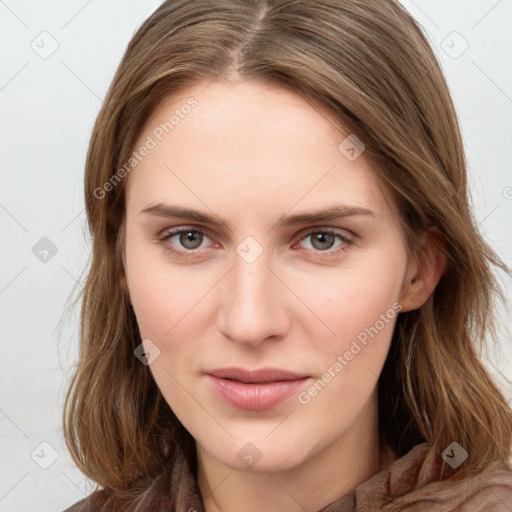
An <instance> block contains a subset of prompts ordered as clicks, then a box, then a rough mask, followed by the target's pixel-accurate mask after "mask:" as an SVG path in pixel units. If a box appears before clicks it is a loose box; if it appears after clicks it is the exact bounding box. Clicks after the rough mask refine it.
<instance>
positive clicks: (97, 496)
mask: <svg viewBox="0 0 512 512" xmlns="http://www.w3.org/2000/svg"><path fill="white" fill-rule="evenodd" d="M107 498H108V495H107V492H106V491H103V490H99V491H95V492H93V493H92V494H90V495H89V496H87V497H86V498H84V499H82V500H80V501H77V502H76V503H74V504H73V505H71V506H70V507H69V508H67V509H66V510H64V512H100V511H101V510H102V508H103V506H104V505H105V503H106V501H107Z"/></svg>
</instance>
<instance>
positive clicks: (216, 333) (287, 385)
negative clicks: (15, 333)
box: [65, 0, 512, 512]
mask: <svg viewBox="0 0 512 512" xmlns="http://www.w3.org/2000/svg"><path fill="white" fill-rule="evenodd" d="M85 191H86V206H87V213H88V219H89V223H90V229H91V233H92V236H93V253H92V261H91V267H90V269H89V273H88V278H87V283H86V286H85V288H84V290H83V294H82V295H83V296H82V298H83V303H82V317H81V321H82V323H81V351H80V360H79V362H78V368H77V372H76V375H75V377H74V379H73V382H72V385H71V388H70V391H69V394H68V397H67V401H66V411H65V435H66V441H67V443H68V447H69V449H70V451H71V454H72V456H73V458H74V460H75V461H76V463H77V464H78V466H79V467H80V469H81V470H82V471H83V472H84V474H85V475H86V476H88V477H89V478H91V479H92V480H94V481H95V482H97V483H98V486H99V489H98V490H97V491H96V492H94V493H93V494H91V495H90V496H89V497H88V498H86V499H85V500H82V501H81V502H79V503H77V504H75V505H74V506H72V507H71V508H70V509H68V510H71V511H78V510H123V511H124V510H126V511H135V510H136V511H150V510H151V511H158V510H162V511H163V510H166V511H168V510H177V511H189V512H192V511H194V510H197V511H200V510H204V511H206V512H218V511H222V512H226V511H231V510H243V511H244V512H251V511H256V510H258V511H259V510H270V511H274V510H275V511H282V510H286V511H292V512H293V511H302V510H308V511H319V510H321V511H324V512H327V511H329V512H330V511H346V510H347V511H351V510H357V511H374V510H397V511H398V510H412V511H420V510H435V511H452V510H453V511H455V510H471V511H473V510H493V511H496V510H500V511H506V510H510V508H509V507H510V504H511V503H512V471H511V467H510V464H509V457H510V455H511V441H512V416H511V411H510V408H509V407H508V406H507V403H506V401H505V399H504V397H503V396H502V395H501V394H500V392H499V390H498V389H497V387H496V385H495V384H494V383H493V381H492V379H491V378H490V376H489V375H488V373H487V372H486V370H485V368H484V366H483V364H482V363H481V362H480V360H479V358H478V356H477V351H476V344H477V343H481V342H483V341H484V339H486V336H488V335H491V336H492V335H494V336H495V330H494V329H495V325H494V323H493V313H494V302H495V298H497V297H501V298H503V296H502V294H501V290H500V289H499V287H498V284H497V281H496V280H495V277H494V275H493V273H492V267H493V266H498V267H500V268H501V269H502V270H504V271H508V269H507V268H506V266H505V265H504V264H503V262H501V260H500V259H499V257H498V256H497V255H496V254H495V253H494V252H493V250H492V249H491V248H490V247H489V246H487V245H486V243H485V242H484V240H483V238H482V237H481V235H480V234H479V232H478V230H477V228H476V222H475V221H474V219H473V217H472V213H471V211H470V209H469V205H468V198H467V196H468V190H467V184H466V164H465V160H464V153H463V146H462V141H461V136H460V131H459V127H458V124H457V118H456V113H455V111H454V107H453V104H452V101H451V98H450V95H449V92H448V89H447V86H446V83H445V81H444V78H443V75H442V73H441V71H440V68H439V66H438V64H437V61H436V59H435V57H434V55H433V53H432V51H431V49H430V48H429V46H428V43H427V42H426V40H425V38H424V36H423V34H422V32H421V30H420V29H419V28H418V26H417V25H416V23H415V22H414V20H413V19H412V18H411V16H410V15H409V14H408V13H407V12H406V11H405V10H404V9H403V8H402V7H401V6H400V5H399V4H398V3H397V2H395V1H391V0H390V1H378V2H377V1H368V0H364V1H363V0H322V1H320V2H304V1H284V0H262V1H256V0H255V1H251V2H241V1H232V0H231V1H218V2H205V1H202V0H188V1H185V0H182V1H167V2H164V3H163V4H162V6H161V7H159V8H158V9H157V10H156V12H155V13H154V14H153V15H152V16H151V17H150V18H149V19H148V20H147V21H146V22H145V23H144V24H143V25H142V27H141V28H140V29H139V30H138V32H137V33H136V34H135V36H134V37H133V39H132V41H131V42H130V44H129V46H128V48H127V51H126V54H125V55H124V57H123V59H122V62H121V64H120V66H119V69H118V71H117V73H116V76H115V77H114V80H113V83H112V85H111V87H110V89H109V92H108V94H107V97H106V99H105V102H104V105H103V108H102V110H101V112H100V114H99V116H98V119H97V121H96V125H95V127H94V131H93V134H92V138H91V142H90V147H89V153H88V158H87V163H86V175H85Z"/></svg>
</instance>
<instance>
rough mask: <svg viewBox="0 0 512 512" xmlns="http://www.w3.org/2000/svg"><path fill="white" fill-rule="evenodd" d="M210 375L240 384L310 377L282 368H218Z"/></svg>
mask: <svg viewBox="0 0 512 512" xmlns="http://www.w3.org/2000/svg"><path fill="white" fill-rule="evenodd" d="M207 373H208V374H209V375H213V376H214V377H217V378H219V379H231V380H238V381H240V382H246V383H252V382H276V381H282V380H298V379H304V378H306V377H308V375H304V374H299V373H295V372H291V371H288V370H282V369H280V368H260V369H258V370H246V369H245V368H235V367H231V368H218V369H216V370H209V371H208V372H207Z"/></svg>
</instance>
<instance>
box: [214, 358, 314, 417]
mask: <svg viewBox="0 0 512 512" xmlns="http://www.w3.org/2000/svg"><path fill="white" fill-rule="evenodd" d="M206 377H207V378H208V380H209V382H210V384H211V386H212V389H213V391H214V392H215V393H216V395H217V396H218V397H219V398H221V399H222V400H223V401H224V402H225V403H227V404H228V405H230V406H232V407H235V408H238V409H245V410H251V411H261V410H265V409H271V408H273V407H275V406H276V405H278V404H279V403H281V402H283V401H284V400H286V399H287V398H289V397H291V396H292V395H294V394H295V393H297V392H298V391H299V389H300V388H301V387H302V386H303V385H304V383H305V382H306V381H307V380H308V379H309V378H310V376H309V375H305V374H299V373H295V372H291V371H288V370H283V369H278V368H263V369H259V370H246V369H244V368H221V369H216V370H211V371H208V372H207V373H206Z"/></svg>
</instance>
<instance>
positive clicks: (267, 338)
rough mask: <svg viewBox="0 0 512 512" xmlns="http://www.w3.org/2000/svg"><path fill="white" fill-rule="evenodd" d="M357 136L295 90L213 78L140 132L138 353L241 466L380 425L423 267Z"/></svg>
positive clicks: (217, 447) (133, 290)
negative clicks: (411, 284) (386, 373)
mask: <svg viewBox="0 0 512 512" xmlns="http://www.w3.org/2000/svg"><path fill="white" fill-rule="evenodd" d="M191 98H193V99H191ZM166 123H167V124H166ZM348 135H350V134H349V133H341V132H340V131H338V130H336V129H335V128H334V127H333V126H332V125H331V124H329V123H328V122H327V121H326V119H325V118H324V117H323V116H322V115H321V114H320V113H319V112H317V111H316V110H315V109H313V108H312V107H311V106H310V105H309V104H308V103H307V102H306V101H304V100H303V99H301V98H300V97H299V96H298V95H296V94H294V93H292V92H290V91H287V90H285V89H281V88H278V87H275V86H267V85H263V84H262V83H258V82H237V83H236V84H233V83H226V82H222V83H221V82H220V81H218V80H217V81H215V82H213V83H211V84H210V85H207V82H204V83H200V84H197V86H194V87H189V88H187V89H183V90H182V91H181V92H180V93H179V94H178V93H176V94H174V95H173V96H172V98H169V99H168V100H167V101H166V102H165V103H163V104H162V105H160V107H159V108H158V110H157V111H156V112H155V113H154V115H153V116H152V117H151V119H150V120H149V122H148V124H147V125H146V129H145V130H144V131H143V133H142V134H141V136H140V138H139V140H138V142H137V144H136V147H135V150H136V151H138V156H137V164H136V166H135V167H134V169H133V170H132V171H131V172H130V175H129V178H128V183H127V191H126V193H127V196H126V197H127V207H126V208H127V210H126V247H125V248H126V283H125V285H127V290H128V293H129V296H130V301H131V303H132V304H133V308H134V312H135V315H136V317H137V322H138V325H139V328H140V332H141V336H142V339H143V340H145V341H144V348H145V350H146V351H147V353H148V354H149V355H148V360H147V361H146V362H148V361H149V362H150V365H149V370H150V371H151V372H152V374H153V376H154V378H155V380H156V383H157V384H158V387H159V388H160V390H161V391H162V393H163V396H164V397H165V399H166V400H167V402H168V404H169V406H170V407H171V408H172V409H173V411H174V413H175V414H176V416H177V417H178V418H179V419H180V421H181V422H182V423H183V425H184V426H185V427H186V429H187V430H188V431H189V432H190V433H191V434H192V435H193V437H194V438H195V439H196V441H197V446H198V448H199V449H200V450H202V451H203V452H205V453H208V454H209V456H210V457H213V458H214V459H216V460H217V461H220V462H221V463H222V464H224V465H227V466H229V467H231V468H234V469H248V468H250V469H251V470H252V471H259V470H261V471H269V470H272V471H274V470H279V469H287V468H288V469H289V468H293V467H296V466H298V465H300V464H301V463H303V462H305V461H306V460H308V459H310V458H312V457H314V456H315V455H317V454H319V453H320V452H323V451H324V450H326V449H328V450H329V449H334V448H335V447H336V446H341V445H345V446H350V447H351V449H352V450H357V448H358V446H360V445H361V443H364V439H365V438H366V437H368V436H370V435H375V433H376V411H377V401H376V397H377V394H376V384H377V381H378V377H379V375H380V373H381V369H382V366H383V364H384V361H385V359H386V355H387V353H388V349H389V346H390V340H391V336H392V332H393V328H394V325H395V321H396V318H397V315H398V312H399V311H400V310H401V309H402V306H401V302H402V299H403V293H402V289H403V286H404V283H405V281H406V280H407V279H408V278H409V277H410V275H411V272H414V268H413V266H412V263H411V261H410V260H409V258H408V255H407V252H406V249H405V246H404V243H403V240H402V237H401V232H400V228H399V225H398V220H397V218H396V212H395V211H392V209H390V208H392V207H391V206H390V202H388V201H386V198H385V196H384V195H383V188H382V187H381V186H379V184H378V183H377V181H376V180H375V178H374V176H373V174H372V172H371V170H370V167H369V164H368V162H367V160H366V158H365V153H364V151H363V152H362V153H361V150H363V147H362V146H359V145H358V144H357V141H356V143H354V139H350V138H349V139H347V136H348ZM142 147H146V150H143V149H141V148H142ZM139 157H140V158H139ZM139 160H140V161H139ZM178 210H179V211H178ZM178 228H179V229H180V230H182V232H181V234H180V233H179V232H174V230H177V229H178ZM405 309H406V308H405V307H404V308H403V309H402V310H403V311H405ZM137 353H138V354H139V355H140V350H139V352H137ZM141 359H143V358H141ZM141 364H142V363H141ZM234 368H235V369H238V371H236V370H233V369H234ZM226 369H227V370H226ZM265 369H268V370H275V371H269V372H266V373H265V372H262V373H260V374H256V373H252V374H251V373H250V372H253V371H257V370H265ZM279 371H282V372H289V373H288V374H287V375H284V374H281V373H279ZM212 373H215V374H216V376H213V375H212ZM256 381H258V382H259V383H255V382H256ZM283 381H284V382H283Z"/></svg>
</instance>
